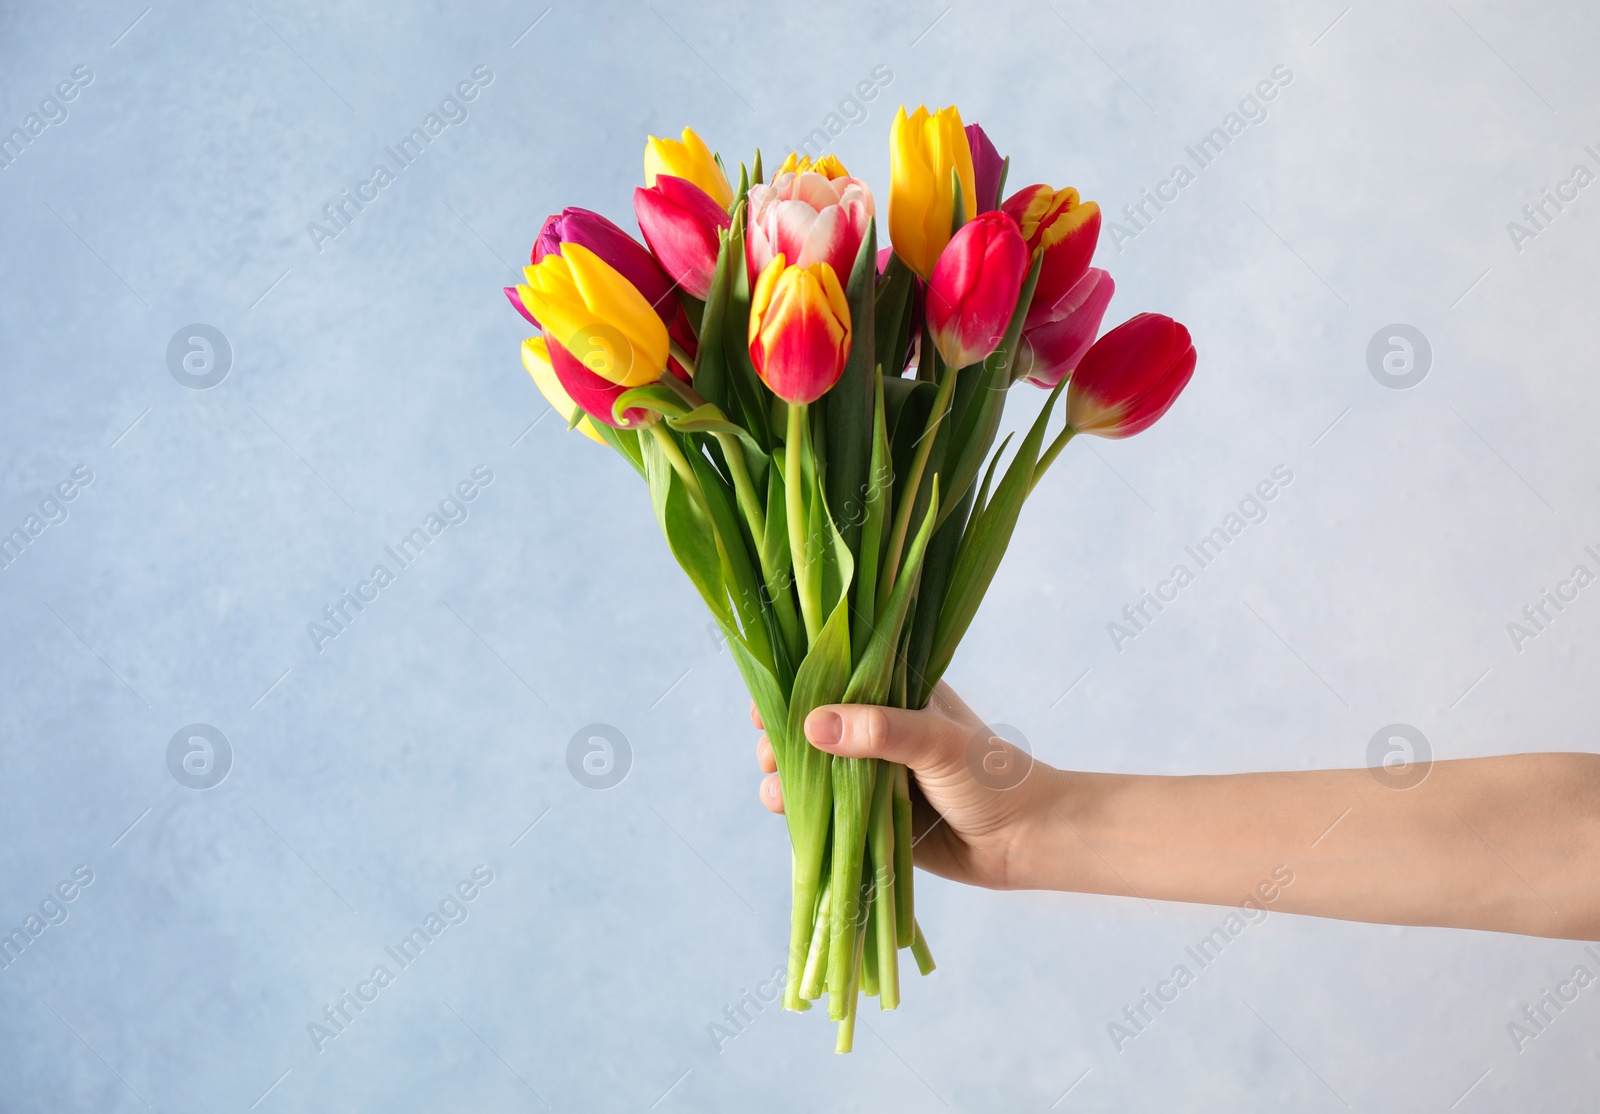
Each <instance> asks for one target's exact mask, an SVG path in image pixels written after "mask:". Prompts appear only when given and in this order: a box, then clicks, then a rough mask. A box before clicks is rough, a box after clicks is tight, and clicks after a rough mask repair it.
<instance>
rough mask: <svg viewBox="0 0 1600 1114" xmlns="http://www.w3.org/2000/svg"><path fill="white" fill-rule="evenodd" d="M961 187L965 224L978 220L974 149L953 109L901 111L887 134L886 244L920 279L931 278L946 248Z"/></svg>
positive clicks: (953, 107) (959, 117)
mask: <svg viewBox="0 0 1600 1114" xmlns="http://www.w3.org/2000/svg"><path fill="white" fill-rule="evenodd" d="M952 171H953V172H954V173H955V176H956V178H958V179H959V180H960V182H961V204H962V213H963V216H964V219H966V220H971V219H972V218H973V217H975V216H977V215H978V189H977V182H976V180H975V178H974V176H973V171H972V149H971V147H970V146H968V143H967V133H966V131H965V129H963V127H962V126H961V113H960V112H958V111H956V108H955V106H954V105H952V106H950V107H949V108H941V109H940V110H939V111H938V112H934V113H931V114H930V113H929V112H928V110H927V109H926V108H924V107H922V106H921V105H918V106H917V110H916V111H915V112H913V113H912V114H911V115H910V116H907V115H906V110H905V109H904V108H903V107H902V108H901V109H900V111H899V112H897V113H895V117H894V123H893V124H892V125H891V127H890V129H889V239H890V240H891V241H892V242H893V243H894V250H895V254H897V255H898V256H900V258H901V259H903V260H905V261H906V264H907V265H908V266H909V267H910V268H911V269H912V270H913V271H915V272H916V273H917V274H919V275H921V276H922V277H923V278H927V277H928V276H929V275H931V274H932V273H933V267H934V264H935V263H937V262H938V260H939V253H940V252H942V251H943V250H944V246H945V245H946V244H948V243H949V242H950V230H951V226H952V224H953V222H954V216H955V187H954V186H953V185H952V184H951V181H950V178H951V172H952Z"/></svg>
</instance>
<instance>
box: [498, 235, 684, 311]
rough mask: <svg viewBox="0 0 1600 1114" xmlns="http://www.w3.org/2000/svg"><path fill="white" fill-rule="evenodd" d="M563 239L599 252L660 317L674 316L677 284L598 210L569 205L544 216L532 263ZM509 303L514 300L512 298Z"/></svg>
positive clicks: (553, 250)
mask: <svg viewBox="0 0 1600 1114" xmlns="http://www.w3.org/2000/svg"><path fill="white" fill-rule="evenodd" d="M565 243H573V244H579V245H581V246H582V247H586V248H588V249H589V250H590V251H592V252H594V253H595V254H596V255H598V256H599V257H600V258H601V259H602V260H603V261H604V262H606V263H607V264H609V265H610V266H611V267H612V268H613V269H614V270H616V272H617V273H618V274H620V275H621V276H622V277H623V278H625V279H627V280H628V281H629V282H631V283H632V284H633V286H634V288H635V289H636V290H638V291H639V293H640V294H642V295H644V300H645V301H647V302H649V303H650V305H651V306H652V307H654V308H655V311H656V313H657V315H659V316H660V318H661V320H662V321H665V322H670V321H671V320H672V319H673V318H674V317H676V316H677V313H678V288H677V286H676V284H674V283H673V281H672V280H671V279H670V278H668V277H667V273H666V272H665V271H663V270H662V269H661V264H659V263H657V262H656V258H655V256H653V255H651V254H650V249H649V248H647V247H645V246H644V245H643V244H641V243H640V242H639V241H638V240H635V239H634V238H633V237H632V236H630V235H628V234H627V233H626V232H624V231H623V230H622V229H620V228H618V227H617V226H616V225H615V224H613V223H611V222H610V221H609V220H607V219H606V218H605V217H603V216H601V215H600V214H599V213H596V212H592V211H590V210H588V209H579V208H576V207H568V208H566V209H563V210H561V212H559V213H556V214H555V215H553V216H550V217H546V218H545V222H544V227H542V228H540V229H539V239H538V240H536V241H535V242H534V245H533V264H534V266H538V265H539V261H540V260H541V259H543V258H544V257H545V256H547V255H554V254H556V253H557V252H559V251H560V250H561V245H562V244H565ZM512 304H513V305H514V304H516V299H515V298H513V299H512ZM524 316H527V315H526V314H524Z"/></svg>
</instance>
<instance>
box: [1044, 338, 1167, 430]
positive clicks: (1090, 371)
mask: <svg viewBox="0 0 1600 1114" xmlns="http://www.w3.org/2000/svg"><path fill="white" fill-rule="evenodd" d="M1194 361H1195V351H1194V345H1193V344H1192V343H1191V342H1190V340H1189V330H1188V329H1185V328H1184V327H1183V326H1182V325H1180V324H1178V323H1177V322H1176V321H1174V320H1173V319H1172V318H1170V317H1164V316H1162V315H1161V314H1159V313H1141V314H1139V315H1138V316H1137V317H1133V318H1130V319H1129V320H1127V321H1124V322H1123V323H1122V324H1121V325H1118V326H1117V327H1116V328H1115V329H1112V330H1111V331H1110V332H1109V333H1107V334H1106V335H1105V336H1103V337H1101V338H1100V339H1099V340H1098V341H1096V342H1095V344H1094V346H1093V347H1092V348H1090V349H1089V351H1088V352H1087V353H1086V354H1085V355H1084V357H1083V359H1082V360H1080V361H1079V362H1078V367H1077V370H1076V371H1074V372H1073V373H1072V381H1071V383H1069V384H1068V385H1067V424H1068V425H1070V426H1071V427H1072V428H1073V429H1075V430H1077V431H1078V432H1079V433H1092V434H1094V435H1095V436H1097V437H1112V438H1116V437H1131V436H1133V435H1134V434H1135V433H1138V432H1140V431H1141V430H1144V429H1148V428H1149V427H1150V426H1151V425H1152V424H1153V423H1154V422H1155V420H1156V419H1157V418H1159V417H1161V415H1163V414H1165V413H1166V412H1167V410H1168V408H1169V407H1171V406H1172V404H1173V402H1174V401H1176V400H1177V397H1178V394H1179V392H1181V391H1182V390H1183V388H1184V387H1185V386H1186V385H1187V384H1188V382H1189V377H1190V376H1192V375H1193V374H1194Z"/></svg>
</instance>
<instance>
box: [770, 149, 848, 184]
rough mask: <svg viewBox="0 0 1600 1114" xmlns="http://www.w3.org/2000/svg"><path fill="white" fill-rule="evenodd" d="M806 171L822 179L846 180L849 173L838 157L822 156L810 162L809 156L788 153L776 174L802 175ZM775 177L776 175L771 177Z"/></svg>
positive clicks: (792, 152)
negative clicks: (820, 176) (812, 172)
mask: <svg viewBox="0 0 1600 1114" xmlns="http://www.w3.org/2000/svg"><path fill="white" fill-rule="evenodd" d="M807 170H810V171H814V172H815V173H817V174H820V175H822V176H823V177H824V178H830V179H831V178H848V177H850V172H849V171H848V170H846V169H845V168H844V163H842V162H840V161H839V156H838V155H823V156H822V157H821V158H820V159H817V160H815V161H813V160H812V158H811V156H810V155H802V154H799V153H798V152H796V151H790V152H789V157H788V158H786V159H784V160H783V165H782V166H780V167H778V174H784V173H794V174H803V173H805V172H806V171H807ZM773 177H777V175H773Z"/></svg>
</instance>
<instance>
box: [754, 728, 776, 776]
mask: <svg viewBox="0 0 1600 1114" xmlns="http://www.w3.org/2000/svg"><path fill="white" fill-rule="evenodd" d="M756 762H757V764H758V765H760V767H761V772H762V773H764V774H775V773H777V772H778V757H777V755H775V754H773V753H772V740H770V739H768V738H767V737H766V736H765V735H763V736H761V738H759V739H757V740H756Z"/></svg>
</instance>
